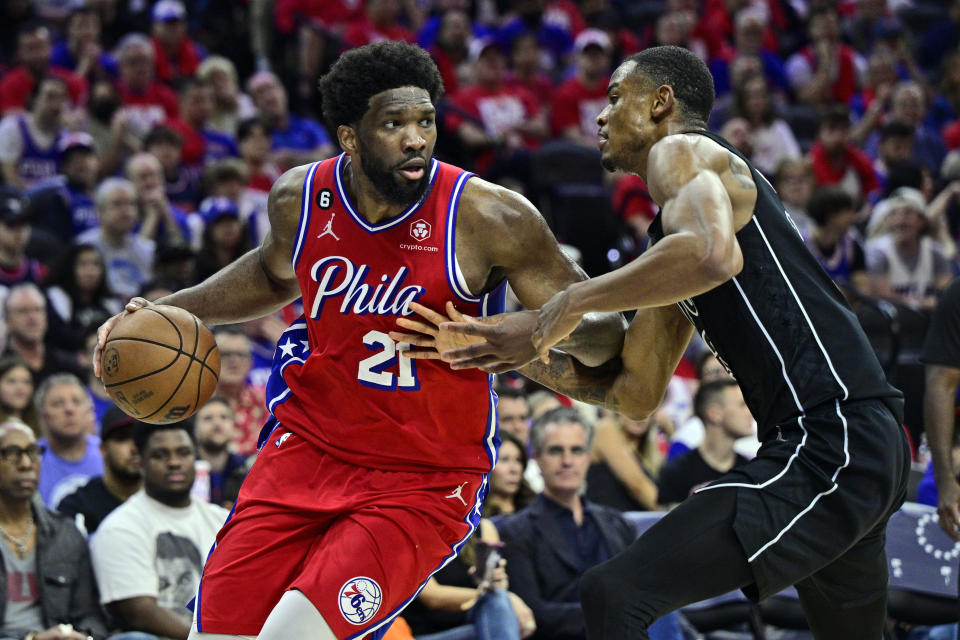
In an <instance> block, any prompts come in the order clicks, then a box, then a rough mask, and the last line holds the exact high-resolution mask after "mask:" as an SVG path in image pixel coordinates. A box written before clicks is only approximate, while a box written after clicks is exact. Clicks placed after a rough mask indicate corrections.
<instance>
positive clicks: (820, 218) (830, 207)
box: [807, 186, 855, 225]
mask: <svg viewBox="0 0 960 640" xmlns="http://www.w3.org/2000/svg"><path fill="white" fill-rule="evenodd" d="M853 208H855V203H854V201H853V197H852V196H851V195H850V194H849V193H847V192H846V191H844V190H843V189H842V188H840V187H836V186H828V187H821V188H819V189H817V190H816V191H814V192H813V194H812V195H811V196H810V201H809V202H808V203H807V213H808V214H809V215H810V218H811V219H812V220H813V221H814V222H816V223H817V225H822V224H825V223H826V222H827V221H828V220H830V218H831V217H832V216H834V215H836V214H838V213H840V212H841V211H848V210H850V209H853Z"/></svg>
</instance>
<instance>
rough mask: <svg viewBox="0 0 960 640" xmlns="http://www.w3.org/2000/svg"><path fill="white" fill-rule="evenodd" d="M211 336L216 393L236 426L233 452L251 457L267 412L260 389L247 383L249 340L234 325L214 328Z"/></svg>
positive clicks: (249, 361) (250, 359) (249, 367)
mask: <svg viewBox="0 0 960 640" xmlns="http://www.w3.org/2000/svg"><path fill="white" fill-rule="evenodd" d="M215 335H216V338H217V347H218V348H219V349H220V379H219V380H218V382H217V393H218V394H220V395H222V396H225V397H226V398H227V400H228V401H229V403H230V408H231V409H233V416H234V423H235V424H236V437H235V439H234V441H233V451H234V453H237V454H240V455H242V456H249V455H253V454H254V453H256V451H257V437H258V436H259V435H260V427H262V426H263V423H264V421H266V419H267V411H266V408H265V405H266V396H265V391H264V388H263V387H261V386H257V385H253V384H251V383H250V381H249V379H248V376H249V374H250V369H251V368H252V367H253V358H252V356H251V345H250V338H249V337H248V336H247V334H246V333H244V331H243V329H242V328H240V327H239V326H236V325H233V326H230V325H228V326H222V327H218V328H217V331H216V333H215Z"/></svg>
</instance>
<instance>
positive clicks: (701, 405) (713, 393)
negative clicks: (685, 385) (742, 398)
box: [693, 378, 737, 424]
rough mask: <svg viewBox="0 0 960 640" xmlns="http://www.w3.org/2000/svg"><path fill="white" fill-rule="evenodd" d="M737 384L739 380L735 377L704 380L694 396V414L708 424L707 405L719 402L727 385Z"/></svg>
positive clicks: (733, 385)
mask: <svg viewBox="0 0 960 640" xmlns="http://www.w3.org/2000/svg"><path fill="white" fill-rule="evenodd" d="M735 386H737V381H736V380H734V379H733V378H717V379H716V380H711V381H710V382H704V383H703V384H701V385H700V386H699V387H698V388H697V393H696V394H695V395H694V396H693V414H694V415H695V416H697V417H698V418H700V419H701V420H703V423H704V424H706V423H707V421H706V419H705V416H706V415H707V407H709V406H710V405H711V404H714V403H716V402H719V401H720V398H721V397H722V395H723V392H724V391H726V389H727V387H735Z"/></svg>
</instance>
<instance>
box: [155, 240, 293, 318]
mask: <svg viewBox="0 0 960 640" xmlns="http://www.w3.org/2000/svg"><path fill="white" fill-rule="evenodd" d="M299 295H300V288H299V286H298V284H297V282H296V280H290V281H288V282H278V281H274V280H271V279H270V278H268V277H267V274H266V272H265V271H264V268H263V266H262V265H261V262H260V253H259V249H253V250H251V251H249V252H247V253H246V254H244V255H243V256H241V257H240V258H239V259H237V260H235V261H234V262H233V263H231V264H230V265H228V266H226V267H224V268H223V269H221V270H220V271H218V272H216V273H215V274H213V275H212V276H210V277H209V278H207V279H206V280H204V281H203V282H201V283H200V284H198V285H194V286H192V287H189V288H187V289H183V290H181V291H177V292H176V293H173V294H170V295H169V296H164V297H163V298H160V299H159V300H156V301H155V302H157V303H158V304H169V305H173V306H175V307H181V308H183V309H186V310H187V311H189V312H190V313H192V314H194V315H195V316H197V317H198V318H200V320H201V321H202V322H203V323H204V324H207V325H218V324H228V323H232V322H243V321H245V320H252V319H254V318H259V317H261V316H264V315H266V314H268V313H271V312H273V311H276V310H277V309H281V308H283V307H284V306H285V305H287V304H289V303H290V302H292V301H293V300H296V299H297V297H298V296H299Z"/></svg>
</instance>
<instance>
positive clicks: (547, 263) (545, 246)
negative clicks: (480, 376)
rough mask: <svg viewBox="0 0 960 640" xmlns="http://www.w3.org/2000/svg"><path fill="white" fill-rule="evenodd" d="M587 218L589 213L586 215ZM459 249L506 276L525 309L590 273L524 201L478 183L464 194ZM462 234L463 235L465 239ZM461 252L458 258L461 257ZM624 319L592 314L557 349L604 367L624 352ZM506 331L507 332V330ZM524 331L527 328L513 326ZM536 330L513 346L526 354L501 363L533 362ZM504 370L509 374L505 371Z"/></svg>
mask: <svg viewBox="0 0 960 640" xmlns="http://www.w3.org/2000/svg"><path fill="white" fill-rule="evenodd" d="M584 215H589V212H584ZM457 226H458V229H457V235H458V242H457V246H458V247H468V246H469V247H471V248H469V249H464V251H465V252H470V254H469V257H468V260H469V258H470V257H472V258H473V259H474V260H475V261H477V262H480V263H482V264H483V265H484V268H486V269H487V271H488V272H489V273H491V274H503V275H504V276H506V279H507V281H508V282H509V283H510V286H511V288H512V289H513V291H514V293H515V294H516V295H517V298H518V299H519V300H520V302H521V303H522V304H523V306H524V307H526V308H527V309H539V308H540V307H541V306H542V305H543V304H544V303H545V302H547V300H549V299H550V298H552V297H553V296H554V295H555V294H556V293H558V292H560V291H563V290H564V289H565V288H566V287H567V286H568V285H570V284H572V283H575V282H580V281H583V280H585V279H586V274H585V273H584V272H583V270H582V269H580V267H578V266H577V264H576V263H575V262H574V261H573V260H572V259H571V258H570V257H569V256H567V255H566V254H565V253H564V252H563V251H561V249H560V245H559V244H558V243H557V240H556V238H555V237H554V236H553V233H552V232H551V231H550V228H549V227H548V226H547V224H546V222H545V221H544V219H543V217H542V216H541V215H540V213H539V212H538V211H537V210H536V208H535V207H534V206H533V205H532V204H531V203H530V202H529V201H528V200H527V199H526V198H524V197H523V196H521V195H520V194H517V193H515V192H513V191H510V190H509V189H504V188H503V187H499V186H497V185H493V184H491V183H489V182H486V181H483V180H480V179H471V180H470V182H468V183H467V187H466V188H465V189H464V196H463V199H462V200H461V213H460V215H459V217H458V220H457ZM461 233H463V234H464V236H463V237H461V235H460V234H461ZM460 254H461V251H460V250H458V252H457V255H458V258H459V257H460ZM624 326H625V323H624V320H623V318H622V316H619V315H618V314H615V313H598V314H590V315H589V316H587V317H585V318H584V319H583V322H582V323H581V324H580V326H579V327H578V328H577V330H576V331H574V332H573V333H572V334H571V336H570V339H569V340H565V341H564V342H563V343H562V344H560V345H558V346H559V348H562V349H563V350H565V351H567V352H568V353H570V354H572V355H573V356H574V357H576V358H577V359H578V360H580V361H581V362H584V363H586V364H589V365H600V364H602V363H604V362H606V361H607V360H609V359H610V358H612V357H613V356H615V355H616V354H617V353H618V352H619V351H620V346H621V345H622V343H623V330H624ZM503 328H504V329H506V328H507V327H503ZM510 328H511V329H517V330H521V329H522V330H524V331H526V329H527V328H526V327H521V326H511V327H510ZM532 330H533V328H532V327H531V328H530V329H529V331H528V332H527V334H526V335H525V336H522V337H523V340H520V339H519V338H520V336H516V338H517V340H512V339H511V340H509V341H508V340H504V342H503V343H504V344H506V343H507V342H510V343H512V344H514V345H515V346H516V347H517V348H518V349H521V350H522V352H523V353H516V354H503V353H501V356H502V357H501V359H500V360H501V362H502V363H504V366H506V364H507V363H510V364H512V365H513V366H514V367H516V366H520V365H521V364H523V363H525V362H529V360H530V359H531V358H533V357H535V353H534V351H533V349H532V344H529V345H528V344H527V343H529V342H530V336H531V334H532ZM503 370H509V368H508V369H503Z"/></svg>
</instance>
